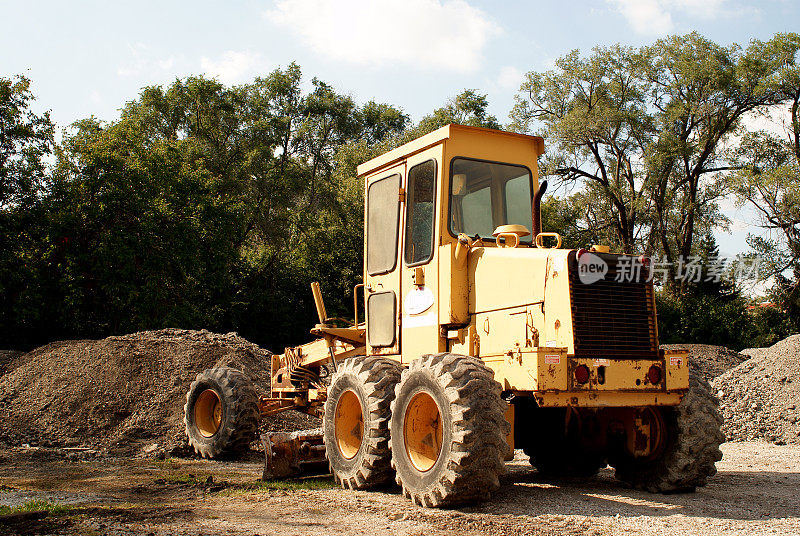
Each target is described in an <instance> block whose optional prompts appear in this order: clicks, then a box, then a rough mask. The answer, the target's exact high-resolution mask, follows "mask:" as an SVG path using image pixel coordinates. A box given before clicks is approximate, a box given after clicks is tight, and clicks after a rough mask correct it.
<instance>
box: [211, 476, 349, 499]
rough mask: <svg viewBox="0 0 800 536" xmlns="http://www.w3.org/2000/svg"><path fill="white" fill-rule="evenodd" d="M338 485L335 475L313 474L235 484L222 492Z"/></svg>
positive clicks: (232, 493) (316, 488)
mask: <svg viewBox="0 0 800 536" xmlns="http://www.w3.org/2000/svg"><path fill="white" fill-rule="evenodd" d="M335 487H336V482H335V481H334V480H333V477H332V476H330V475H328V476H311V477H304V478H291V479H286V480H259V481H257V482H248V483H246V484H233V485H231V486H230V487H228V488H227V489H225V490H223V491H222V492H221V493H222V494H224V495H240V494H245V493H258V492H259V491H267V490H284V491H295V490H301V489H309V490H323V489H331V488H335Z"/></svg>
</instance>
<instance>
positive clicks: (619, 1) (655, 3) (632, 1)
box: [609, 0, 674, 35]
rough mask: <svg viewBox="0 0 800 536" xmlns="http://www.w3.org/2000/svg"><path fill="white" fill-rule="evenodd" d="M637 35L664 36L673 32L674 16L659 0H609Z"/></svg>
mask: <svg viewBox="0 0 800 536" xmlns="http://www.w3.org/2000/svg"><path fill="white" fill-rule="evenodd" d="M609 2H610V3H611V4H613V5H614V6H616V8H617V10H618V11H619V12H620V13H622V16H623V17H625V18H626V19H627V20H628V24H630V25H631V27H633V30H634V31H635V32H636V33H640V34H655V35H664V34H666V33H669V32H671V31H672V29H673V27H674V25H673V23H672V15H670V14H669V12H667V11H666V10H665V9H664V8H663V7H662V5H661V4H662V2H661V1H659V0H609Z"/></svg>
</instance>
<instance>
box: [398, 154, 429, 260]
mask: <svg viewBox="0 0 800 536" xmlns="http://www.w3.org/2000/svg"><path fill="white" fill-rule="evenodd" d="M435 192H436V162H435V161H433V160H428V161H427V162H423V163H422V164H419V165H416V166H414V167H412V168H411V170H410V171H409V172H408V192H407V194H406V199H407V202H406V238H405V254H404V259H405V262H406V264H407V265H409V266H411V265H415V264H423V263H426V262H428V261H429V260H430V259H431V257H432V256H433V239H434V233H433V229H434V226H433V224H434V219H435V210H434V207H435V205H436V203H435V201H436V197H435Z"/></svg>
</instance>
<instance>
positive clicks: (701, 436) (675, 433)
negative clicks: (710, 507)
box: [612, 372, 725, 493]
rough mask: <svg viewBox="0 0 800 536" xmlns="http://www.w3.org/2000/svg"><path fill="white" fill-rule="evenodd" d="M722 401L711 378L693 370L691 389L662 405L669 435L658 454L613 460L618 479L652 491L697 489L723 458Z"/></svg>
mask: <svg viewBox="0 0 800 536" xmlns="http://www.w3.org/2000/svg"><path fill="white" fill-rule="evenodd" d="M718 405H719V402H718V401H717V399H716V397H715V396H714V395H713V394H712V392H711V387H710V386H709V384H708V382H707V381H706V380H704V379H703V378H702V377H700V376H699V375H698V374H695V373H694V372H691V373H690V376H689V391H688V392H687V393H686V395H685V396H684V397H683V400H681V403H680V405H678V406H677V407H674V408H662V414H661V415H662V417H663V421H664V428H665V431H666V434H665V435H666V437H665V438H664V440H663V442H664V443H663V446H662V448H661V449H660V452H659V453H658V455H657V456H655V457H653V458H652V459H645V460H639V459H636V458H632V457H630V456H623V457H621V459H619V460H614V461H612V464H613V465H615V467H616V476H617V478H618V479H620V480H622V481H623V482H626V483H628V484H630V485H631V486H632V487H634V488H637V489H642V490H645V491H650V492H653V493H675V492H686V491H694V489H695V488H696V487H697V486H704V485H705V484H706V481H707V480H708V477H710V476H713V475H714V474H716V472H717V468H716V466H715V464H716V462H718V461H719V460H721V459H722V452H721V451H720V450H719V446H720V445H721V444H722V443H723V442H724V441H725V436H724V435H723V433H722V431H721V426H722V416H721V415H720V413H719V411H718V409H717V407H718Z"/></svg>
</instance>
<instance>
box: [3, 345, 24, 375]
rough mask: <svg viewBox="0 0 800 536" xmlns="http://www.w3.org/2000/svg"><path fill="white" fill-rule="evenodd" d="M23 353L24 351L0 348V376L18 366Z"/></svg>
mask: <svg viewBox="0 0 800 536" xmlns="http://www.w3.org/2000/svg"><path fill="white" fill-rule="evenodd" d="M22 355H24V354H23V353H22V352H17V351H14V350H0V376H2V375H3V374H5V373H6V372H9V371H11V370H14V369H15V368H16V367H18V366H19V364H20V363H19V362H20V359H19V358H20V356H22Z"/></svg>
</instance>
